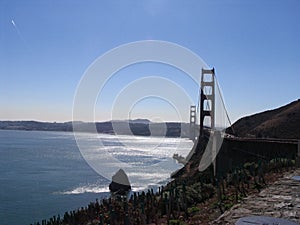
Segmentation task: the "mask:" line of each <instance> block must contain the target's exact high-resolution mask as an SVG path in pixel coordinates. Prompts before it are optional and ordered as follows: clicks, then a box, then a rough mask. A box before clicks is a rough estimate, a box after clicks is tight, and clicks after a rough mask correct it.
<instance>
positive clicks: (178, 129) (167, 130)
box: [0, 119, 189, 137]
mask: <svg viewBox="0 0 300 225" xmlns="http://www.w3.org/2000/svg"><path fill="white" fill-rule="evenodd" d="M76 124H77V125H76V126H77V129H79V130H80V131H82V132H90V130H91V126H95V125H96V129H97V131H98V133H105V134H115V133H117V134H121V135H132V134H133V135H139V136H166V137H180V136H181V137H189V124H188V123H179V122H175V123H172V122H167V123H152V122H151V121H149V120H146V119H137V120H130V121H107V122H96V123H95V124H94V123H86V122H76ZM0 130H37V131H73V124H72V122H65V123H56V122H54V123H50V122H38V121H0Z"/></svg>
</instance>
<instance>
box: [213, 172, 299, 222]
mask: <svg viewBox="0 0 300 225" xmlns="http://www.w3.org/2000/svg"><path fill="white" fill-rule="evenodd" d="M295 175H298V176H300V169H297V170H295V171H294V172H293V173H286V174H285V175H284V176H283V177H282V178H279V180H278V181H276V182H275V183H273V184H271V185H270V186H269V187H267V188H265V189H264V190H262V191H261V192H260V193H259V194H255V195H250V196H248V197H247V198H245V199H243V201H242V202H241V203H239V204H236V205H234V206H233V207H232V208H231V209H230V210H228V211H226V212H225V213H224V214H223V215H221V216H220V217H219V218H218V219H217V220H215V221H213V222H212V223H211V224H235V222H236V221H237V220H238V219H239V218H241V217H244V216H251V215H253V216H272V217H277V218H284V219H288V220H291V221H294V222H297V223H299V225H300V181H295V180H293V179H291V178H292V177H293V176H295Z"/></svg>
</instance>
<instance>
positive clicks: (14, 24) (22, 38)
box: [11, 20, 29, 49]
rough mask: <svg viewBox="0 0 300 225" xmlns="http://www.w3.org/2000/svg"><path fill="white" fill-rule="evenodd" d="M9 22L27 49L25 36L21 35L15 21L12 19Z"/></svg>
mask: <svg viewBox="0 0 300 225" xmlns="http://www.w3.org/2000/svg"><path fill="white" fill-rule="evenodd" d="M11 24H12V25H13V26H14V28H15V30H16V31H17V33H18V35H19V37H20V39H21V40H22V41H23V42H24V44H25V46H26V47H27V48H28V49H29V46H28V44H27V41H26V40H25V38H24V37H23V35H22V34H21V32H20V30H19V28H18V26H17V25H16V23H15V21H14V20H11Z"/></svg>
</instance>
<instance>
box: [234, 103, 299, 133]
mask: <svg viewBox="0 0 300 225" xmlns="http://www.w3.org/2000/svg"><path fill="white" fill-rule="evenodd" d="M232 126H233V129H234V131H235V133H236V135H237V136H241V137H246V136H252V137H253V136H255V137H264V138H283V139H300V99H298V100H297V101H294V102H292V103H290V104H287V105H285V106H282V107H280V108H277V109H273V110H268V111H265V112H261V113H257V114H254V115H251V116H246V117H243V118H241V119H239V120H238V121H237V122H235V123H234V124H233V125H232Z"/></svg>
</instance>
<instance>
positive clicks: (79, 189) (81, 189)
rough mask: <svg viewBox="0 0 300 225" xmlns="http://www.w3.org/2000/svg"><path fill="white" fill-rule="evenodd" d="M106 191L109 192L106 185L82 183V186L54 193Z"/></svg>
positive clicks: (69, 193)
mask: <svg viewBox="0 0 300 225" xmlns="http://www.w3.org/2000/svg"><path fill="white" fill-rule="evenodd" d="M108 192H109V188H108V187H99V186H96V185H84V186H80V187H77V188H74V189H73V190H69V191H62V192H56V193H55V194H61V195H78V194H84V193H108Z"/></svg>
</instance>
